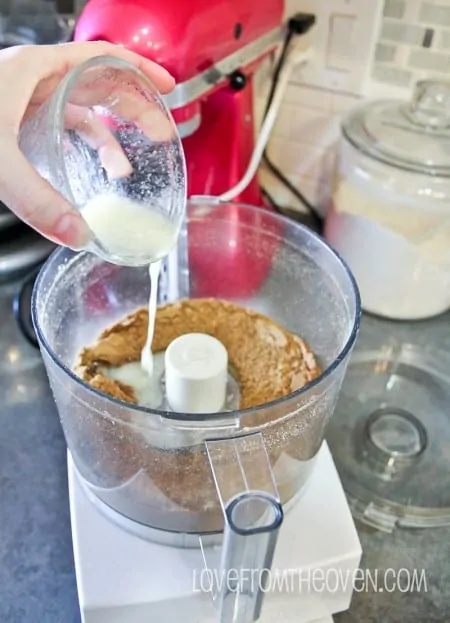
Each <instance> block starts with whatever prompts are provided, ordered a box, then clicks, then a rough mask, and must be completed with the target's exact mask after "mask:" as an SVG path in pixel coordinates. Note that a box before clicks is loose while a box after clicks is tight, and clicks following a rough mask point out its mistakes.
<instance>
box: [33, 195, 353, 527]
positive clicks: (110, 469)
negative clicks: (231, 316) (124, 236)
mask: <svg viewBox="0 0 450 623" xmlns="http://www.w3.org/2000/svg"><path fill="white" fill-rule="evenodd" d="M268 258H269V260H268ZM249 259H251V261H252V262H253V263H254V265H255V270H256V272H258V266H265V267H266V268H265V271H264V278H259V279H258V283H257V284H256V282H254V280H253V281H252V283H253V287H251V288H247V289H246V288H240V292H245V295H246V296H245V297H241V298H238V297H234V298H233V296H230V288H229V280H228V281H225V282H224V289H223V292H222V293H221V287H220V284H221V281H220V279H218V278H217V276H218V275H221V274H224V273H226V272H230V271H231V274H232V271H233V270H238V268H239V263H240V262H244V263H245V262H246V263H247V264H248V262H249ZM248 278H249V280H250V281H251V280H252V276H251V275H250V274H249V276H248ZM241 280H242V277H241ZM148 290H149V286H148V270H147V269H146V268H130V267H123V266H113V265H110V264H107V263H105V262H103V261H102V260H101V259H100V258H98V257H97V256H94V255H91V254H89V253H80V254H75V253H73V252H71V251H69V250H67V249H62V250H59V251H57V252H56V253H55V254H54V255H53V256H52V257H51V258H50V260H49V261H48V262H47V264H46V265H45V267H44V268H43V270H42V271H41V274H40V276H39V278H38V280H37V282H36V286H35V291H34V294H33V303H32V313H33V321H34V325H35V328H36V334H37V337H38V340H39V344H40V348H41V352H42V355H43V359H44V362H45V366H46V369H47V373H48V377H49V380H50V384H51V387H52V390H53V393H54V397H55V400H56V404H57V407H58V411H59V415H60V419H61V423H62V426H63V429H64V433H65V437H66V441H67V445H68V448H69V450H70V452H71V454H72V458H73V460H74V463H75V466H76V468H77V471H78V473H79V475H80V476H81V479H82V481H83V483H84V485H85V487H86V488H87V489H88V490H89V491H90V493H91V494H92V496H91V497H93V498H94V499H96V500H101V502H103V503H104V504H105V505H106V506H107V507H109V508H110V509H113V511H116V513H118V514H120V515H121V516H124V517H125V518H127V519H129V520H132V521H133V522H137V523H139V524H140V525H144V526H147V527H149V528H151V529H153V530H156V531H162V532H164V533H165V534H166V535H168V534H174V535H180V533H181V534H184V535H198V534H203V535H205V534H211V533H218V532H220V531H221V530H222V529H223V525H224V519H223V514H222V511H221V501H220V500H219V499H218V496H217V492H216V487H217V481H218V479H220V478H222V481H223V482H225V483H226V485H227V487H228V488H229V489H230V490H231V489H233V490H234V491H236V490H238V487H239V486H240V485H239V484H238V482H237V481H238V480H239V479H242V473H243V472H242V469H244V468H245V469H244V471H245V477H246V478H247V479H251V480H252V483H253V484H252V487H253V489H257V490H259V491H268V488H267V480H268V479H267V478H266V480H265V481H264V482H263V480H264V478H263V474H262V472H263V471H264V470H262V469H261V462H260V460H259V458H258V457H260V455H261V453H262V454H264V453H265V455H266V458H267V460H268V462H269V464H270V465H269V471H271V475H272V477H273V480H274V485H275V489H277V492H278V493H277V495H278V496H279V499H280V502H281V505H282V506H283V507H285V506H286V505H287V504H288V503H290V502H291V501H292V500H293V499H294V498H295V497H296V496H297V495H298V494H299V493H300V492H301V491H302V490H303V489H304V486H305V484H306V483H307V480H308V477H309V475H310V473H311V470H312V467H313V465H314V461H315V458H316V456H317V454H318V451H319V449H320V447H321V444H322V441H323V438H324V433H325V429H326V425H327V422H328V420H329V418H330V416H331V415H332V413H333V410H334V407H335V405H336V401H337V398H338V393H339V390H340V387H341V383H342V380H343V377H344V374H345V370H346V367H347V363H348V359H349V355H350V353H351V351H352V348H353V345H354V342H355V339H356V335H357V332H358V327H359V319H360V302H359V294H358V290H357V287H356V285H355V282H354V279H353V277H352V275H351V273H350V272H349V270H348V269H347V267H346V266H345V265H344V263H343V262H342V261H341V259H340V258H339V257H338V256H337V255H336V254H335V253H334V251H333V250H332V249H331V248H330V247H329V246H328V245H327V244H326V243H325V242H323V241H322V240H321V239H320V238H318V237H317V236H316V235H315V234H313V233H312V232H311V231H309V230H308V229H306V228H304V227H302V226H301V225H299V224H297V223H295V222H291V221H288V220H287V219H284V218H282V217H280V216H278V215H275V214H273V213H268V212H266V211H262V210H260V209H256V208H252V207H248V206H243V205H236V204H234V205H227V204H220V205H214V206H213V205H211V206H208V205H205V204H192V203H191V204H190V205H188V210H187V220H186V226H185V230H184V231H183V232H182V234H181V236H180V238H179V240H178V245H177V247H176V248H175V249H174V250H173V252H172V253H171V255H170V256H169V257H168V258H167V259H166V263H165V266H164V270H163V273H162V275H161V278H160V284H159V302H160V304H161V303H164V302H167V301H169V302H170V301H175V300H177V299H181V298H186V297H190V298H195V297H198V296H199V295H200V296H208V295H211V294H212V293H213V295H214V296H216V297H220V298H223V299H227V300H230V301H232V302H234V303H236V304H240V305H244V306H246V307H249V308H251V309H253V310H255V311H258V312H261V313H263V314H266V315H267V316H269V317H271V318H272V319H273V320H274V321H276V322H277V323H279V324H280V325H282V326H284V327H285V328H286V329H288V330H289V331H291V332H292V333H294V334H298V335H299V336H301V337H303V338H304V339H306V340H307V342H308V343H309V345H310V346H311V348H312V350H313V352H314V353H315V354H316V356H317V358H318V360H319V362H320V365H321V369H322V373H321V374H320V376H319V377H318V378H317V379H315V380H314V381H312V382H311V383H309V384H308V385H306V386H305V387H303V388H302V389H300V390H298V391H295V392H294V393H292V394H290V395H289V396H286V397H284V398H281V399H278V400H276V401H273V402H271V403H267V404H264V405H262V406H260V407H257V408H249V409H244V410H237V411H233V412H223V413H218V414H211V415H198V416H197V415H194V416H192V415H189V416H186V415H184V414H177V413H171V412H167V411H158V410H156V409H149V408H144V407H139V406H135V405H130V404H125V403H123V402H121V401H118V400H115V399H113V398H110V397H109V396H106V395H104V394H102V393H100V392H98V391H96V390H95V389H93V388H92V387H90V386H89V385H88V384H86V383H85V382H83V381H82V380H81V379H80V378H78V377H77V376H76V375H75V374H74V373H73V372H72V367H73V365H74V361H75V358H76V356H77V353H78V352H79V350H80V349H81V348H82V347H83V346H86V345H88V344H91V343H92V342H93V341H94V340H95V339H96V338H97V336H98V334H99V333H100V332H101V331H102V330H103V329H104V328H106V327H107V326H109V325H112V324H114V323H115V322H117V321H119V320H121V319H123V317H124V316H125V315H126V314H128V313H131V312H133V311H135V310H136V309H138V308H140V307H144V306H146V305H147V302H148ZM199 293H200V294H199ZM209 293H211V294H209ZM255 435H256V437H255ZM218 440H219V441H220V440H224V441H230V440H232V441H234V442H236V443H239V457H238V460H237V459H236V457H235V458H233V456H234V455H233V452H234V451H233V452H230V451H229V447H228V450H227V451H226V452H222V454H221V453H220V452H218V451H217V452H216V450H217V448H218V447H217V446H215V445H214V444H217V441H218ZM255 440H256V441H255ZM219 445H220V444H219ZM236 447H237V446H236ZM219 449H220V448H219ZM214 454H215V458H214V457H213V459H212V458H211V457H212V455H214ZM220 457H222V458H221V459H220ZM269 480H270V477H269Z"/></svg>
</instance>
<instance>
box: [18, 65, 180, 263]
mask: <svg viewBox="0 0 450 623" xmlns="http://www.w3.org/2000/svg"><path fill="white" fill-rule="evenodd" d="M19 144H20V148H21V150H22V152H23V153H24V155H25V156H26V157H27V159H28V161H29V162H30V163H31V164H32V165H33V166H34V167H35V168H36V169H37V171H38V172H39V173H40V174H41V175H42V177H44V178H45V179H46V180H47V181H49V182H50V184H51V185H52V186H53V187H54V188H55V189H56V190H58V191H59V192H60V193H61V194H62V195H63V196H64V198H65V199H67V200H68V201H69V202H70V203H71V204H72V205H73V206H74V207H75V208H76V209H78V210H79V211H80V212H81V214H82V216H83V217H84V219H85V221H86V223H87V225H88V226H89V228H90V230H91V232H92V239H91V240H90V242H89V243H88V246H87V247H86V250H88V251H91V252H93V253H95V254H96V255H98V256H100V257H101V258H102V259H104V260H106V261H109V262H112V263H115V264H120V265H124V266H144V265H148V264H149V263H151V262H154V261H157V260H158V259H161V258H162V257H164V256H166V255H167V253H168V252H169V251H170V250H171V249H172V247H174V246H175V244H176V241H177V238H178V234H179V231H180V228H181V224H182V222H183V218H184V214H185V209H186V169H185V161H184V154H183V148H182V145H181V141H180V138H179V136H178V132H177V129H176V125H175V122H174V121H173V119H172V116H171V114H170V112H169V111H168V109H167V108H166V107H165V105H164V102H163V100H162V98H161V96H160V95H159V93H158V91H157V90H156V88H155V87H154V86H153V85H152V83H151V82H150V80H149V79H148V78H147V77H146V76H145V75H144V74H143V73H142V72H141V71H140V70H138V69H137V68H136V67H135V66H134V65H132V64H130V63H128V62H126V61H123V60H121V59H117V58H115V57H109V56H99V57H97V58H94V59H91V60H89V61H87V62H85V63H82V64H80V65H78V66H77V67H75V68H74V69H73V70H72V71H70V72H69V73H68V74H67V75H66V76H65V77H64V78H63V80H62V81H61V83H60V84H59V86H58V88H57V89H56V91H55V93H54V94H53V96H52V97H51V98H50V99H49V100H48V101H46V102H44V103H43V104H42V106H41V107H40V108H39V109H38V111H37V112H36V113H35V115H34V116H32V117H31V118H30V119H28V120H27V121H26V123H25V124H24V126H23V127H22V129H21V132H20V137H19Z"/></svg>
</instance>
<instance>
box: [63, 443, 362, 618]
mask: <svg viewBox="0 0 450 623" xmlns="http://www.w3.org/2000/svg"><path fill="white" fill-rule="evenodd" d="M68 469H69V494H70V513H71V522H72V536H73V548H74V556H75V568H76V577H77V586H78V596H79V601H80V609H81V616H82V621H83V623H149V621H151V622H152V623H169V622H171V621H183V623H216V620H217V619H216V618H215V614H216V613H215V611H214V606H213V603H212V599H211V596H210V594H209V593H208V592H206V586H205V585H206V584H207V576H205V575H204V574H205V571H204V562H203V558H202V554H201V550H200V549H181V548H175V547H169V546H164V545H159V544H156V543H153V542H149V541H145V540H143V539H141V538H139V537H137V536H134V535H133V534H130V532H128V531H126V530H124V529H121V528H120V527H118V526H117V525H116V524H115V523H113V522H112V521H110V520H109V519H107V518H105V516H104V515H103V514H102V513H101V512H100V511H99V510H98V508H96V507H95V506H94V505H93V504H92V502H90V501H89V499H88V498H87V496H86V493H85V491H84V488H83V487H82V485H81V483H80V481H79V478H78V476H77V472H76V470H75V468H74V465H73V462H72V459H71V456H70V454H69V455H68ZM361 553H362V552H361V546H360V542H359V539H358V535H357V532H356V529H355V526H354V523H353V519H352V516H351V513H350V510H349V508H348V505H347V500H346V497H345V494H344V491H343V489H342V485H341V482H340V480H339V476H338V474H337V471H336V468H335V466H334V463H333V459H332V457H331V454H330V451H329V449H328V446H327V445H326V444H325V443H324V444H323V446H322V448H321V450H320V454H319V456H318V459H317V463H316V466H315V468H314V471H313V473H312V475H311V479H310V481H309V483H308V486H307V488H306V490H305V492H304V494H303V495H302V497H301V498H300V500H299V501H298V503H297V504H296V505H294V506H293V507H292V509H291V510H289V512H287V514H286V516H285V519H284V522H283V525H282V526H281V529H280V535H279V537H278V542H277V547H276V551H275V558H274V565H273V569H272V572H271V579H270V580H269V589H266V593H265V597H264V601H263V606H262V615H261V618H260V619H259V620H260V622H261V623H268V622H272V621H284V622H285V623H293V622H294V621H295V623H313V622H314V623H332V615H333V614H336V613H338V612H342V611H344V610H347V609H348V608H349V606H350V600H351V596H352V592H353V578H354V573H355V571H356V569H358V567H359V563H360V559H361ZM208 560H209V558H208ZM202 574H203V575H202ZM283 577H285V578H287V580H286V581H285V582H283V579H282V578H283ZM202 578H203V579H202ZM272 589H273V590H272Z"/></svg>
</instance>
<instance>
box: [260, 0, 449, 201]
mask: <svg viewBox="0 0 450 623" xmlns="http://www.w3.org/2000/svg"><path fill="white" fill-rule="evenodd" d="M363 4H364V0H327V3H326V11H327V13H326V15H325V14H324V15H323V16H321V14H320V11H321V10H325V9H323V7H324V6H325V5H324V3H323V2H322V3H321V2H320V1H319V0H315V2H314V3H312V4H311V2H308V1H307V0H289V2H288V11H289V14H291V13H293V12H296V11H302V10H311V11H315V10H316V11H317V24H319V20H321V19H322V18H323V23H322V34H321V38H322V46H323V45H324V44H323V29H324V22H325V21H327V23H328V21H329V20H330V11H331V10H333V11H334V9H335V10H336V12H337V13H342V12H346V13H347V14H350V15H351V14H352V13H353V12H354V13H356V12H357V10H358V7H359V12H360V14H361V10H362V9H361V6H362V5H363ZM367 6H368V5H366V7H365V8H364V10H367ZM370 6H371V7H372V10H373V16H372V19H371V24H372V25H371V26H370V28H372V29H374V32H373V33H370V32H367V33H366V38H367V41H368V44H367V45H368V46H370V50H366V51H365V58H367V59H369V62H368V67H367V72H366V77H365V78H363V77H360V78H359V88H354V85H353V88H352V89H351V92H350V90H348V91H347V90H345V89H339V88H336V86H335V83H334V81H333V74H332V73H330V72H328V73H327V74H326V80H325V81H324V80H322V84H321V86H320V87H319V86H318V84H317V83H318V82H320V81H316V80H314V76H312V74H311V71H309V72H305V76H303V75H302V72H301V71H298V72H296V73H295V75H294V76H293V78H292V80H291V84H290V85H289V87H288V89H287V93H286V96H285V100H284V103H283V106H282V109H281V111H280V113H279V117H278V120H277V123H276V126H275V128H274V130H273V132H272V136H271V140H270V143H269V149H268V151H269V154H270V157H271V159H272V161H273V162H274V163H275V164H276V165H277V166H278V167H279V168H280V169H281V170H282V171H283V173H284V174H285V175H286V176H287V177H288V178H289V180H290V181H291V182H292V183H293V184H294V186H296V187H298V188H299V189H300V190H301V191H302V192H303V194H305V195H306V196H307V198H308V199H309V201H311V202H312V203H313V204H314V205H316V206H318V208H319V210H320V211H321V212H322V213H324V212H325V210H326V203H327V197H328V194H329V188H330V180H331V175H332V170H333V166H334V154H335V148H336V144H337V141H338V138H339V124H340V121H341V119H342V117H343V115H345V113H346V112H347V111H349V110H350V109H351V108H352V107H354V106H355V105H357V104H358V103H360V102H361V101H362V100H364V99H366V98H371V99H372V98H377V97H391V96H392V97H405V98H407V97H409V95H410V92H411V89H412V88H413V86H414V84H415V82H417V80H421V79H424V78H433V79H439V80H447V79H450V55H449V51H450V0H439V1H436V2H431V1H424V0H372V3H371V5H370ZM321 7H322V8H321ZM330 7H333V9H330ZM344 9H345V10H344ZM362 27H364V28H366V29H367V28H369V27H368V26H367V24H365V25H364V24H363V25H362V26H361V28H362ZM315 28H318V26H316V27H315ZM359 34H360V33H359ZM329 36H331V35H329ZM311 44H312V46H313V48H314V39H312V41H311ZM328 69H329V68H328ZM264 72H265V76H263V79H262V80H260V85H261V86H260V87H258V88H257V100H256V107H257V117H258V115H260V114H261V110H262V109H263V106H264V102H265V97H266V95H267V84H268V78H269V76H268V74H269V73H270V70H269V68H267V67H266V68H265V69H264V70H263V73H264ZM336 75H337V74H336ZM338 82H339V76H338ZM328 84H329V85H330V86H329V87H328ZM262 182H263V185H264V186H265V187H266V188H267V190H268V191H269V193H270V194H271V195H272V196H273V197H274V199H275V200H276V201H277V202H278V203H279V204H280V205H282V206H285V207H290V208H297V209H302V206H301V204H300V203H299V202H298V200H296V199H295V198H294V197H293V196H292V195H291V193H289V191H287V190H286V189H284V188H283V187H282V186H281V185H280V183H279V182H278V181H277V180H276V179H275V178H274V177H273V176H272V175H271V174H270V173H268V172H265V171H264V170H263V171H262Z"/></svg>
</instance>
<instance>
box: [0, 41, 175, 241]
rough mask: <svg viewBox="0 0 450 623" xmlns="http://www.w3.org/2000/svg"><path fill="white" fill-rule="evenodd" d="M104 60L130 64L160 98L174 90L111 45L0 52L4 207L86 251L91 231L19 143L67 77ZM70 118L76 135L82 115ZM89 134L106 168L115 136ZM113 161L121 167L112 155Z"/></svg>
mask: <svg viewBox="0 0 450 623" xmlns="http://www.w3.org/2000/svg"><path fill="white" fill-rule="evenodd" d="M103 55H110V56H116V57H118V58H122V59H124V60H127V61H129V62H131V63H132V64H133V65H135V66H136V67H138V68H139V69H140V70H141V71H142V72H143V73H145V74H146V75H147V76H148V77H149V78H150V79H151V81H152V82H153V83H154V85H155V86H156V88H157V89H158V90H159V91H160V93H163V94H166V93H169V92H170V91H172V89H173V88H174V86H175V81H174V79H173V78H172V76H171V75H170V74H169V73H168V72H167V71H166V70H165V69H163V68H162V67H160V66H158V65H157V64H155V63H152V62H151V61H149V60H146V59H144V58H142V57H140V56H138V55H136V54H134V53H133V52H129V51H127V50H125V49H123V48H122V47H119V46H114V45H112V44H110V43H103V42H92V43H66V44H62V45H54V46H21V47H12V48H8V49H6V50H2V51H0V102H1V104H0V201H2V202H3V203H4V204H5V205H6V206H7V207H8V208H9V209H10V210H12V211H13V212H14V213H15V214H16V215H17V216H18V217H19V218H20V219H21V220H22V221H24V222H25V223H28V225H30V226H31V227H33V228H34V229H36V230H37V231H39V232H40V233H41V234H42V235H44V236H45V237H46V238H49V239H50V240H53V241H54V242H57V243H58V244H61V245H64V246H68V247H71V248H72V249H80V248H82V247H83V246H84V244H85V243H86V242H87V240H88V239H89V236H90V231H89V230H88V228H87V226H86V224H85V222H84V220H83V219H82V218H81V216H80V214H79V213H78V211H77V210H76V209H74V208H73V207H72V206H71V205H70V203H68V202H67V201H66V200H65V199H64V198H63V197H62V196H61V195H60V194H59V193H58V192H57V191H56V190H55V189H53V188H52V186H51V185H50V184H49V183H48V182H46V181H45V180H44V179H43V178H42V177H41V176H40V175H39V174H38V173H37V172H36V170H35V169H34V168H33V167H32V166H31V164H30V163H29V162H28V161H27V160H26V158H25V156H24V155H23V154H22V152H21V151H20V149H19V145H18V137H19V132H20V128H21V125H22V123H23V122H24V121H25V120H26V119H27V118H29V117H30V115H32V114H33V112H34V111H35V110H36V109H37V108H38V107H39V106H40V105H41V104H42V103H43V102H44V101H46V100H47V99H48V98H49V97H50V96H51V95H52V93H53V92H54V91H55V89H56V88H57V86H58V84H59V83H60V81H61V79H62V78H63V76H64V75H65V74H66V73H67V72H68V71H70V70H71V69H72V68H73V67H74V66H76V65H79V64H80V63H82V62H84V61H86V60H88V59H90V58H94V57H96V56H103ZM70 114H71V118H72V122H73V126H74V129H76V127H77V124H78V123H80V122H82V121H83V119H80V117H79V115H80V109H79V108H78V107H76V106H74V107H73V109H72V111H71V113H70ZM88 130H90V131H91V138H92V141H91V142H92V143H93V144H94V146H96V147H98V148H99V153H100V154H101V151H100V150H103V157H102V160H103V161H104V165H105V166H106V167H108V158H111V154H114V145H112V147H113V149H112V150H111V149H108V147H111V141H112V136H111V137H108V136H107V135H106V134H105V133H104V132H103V134H102V133H101V131H100V133H99V131H98V130H99V129H98V128H88ZM100 130H101V129H100ZM96 142H97V144H96ZM99 142H100V144H98V143H99ZM112 160H114V162H115V163H116V164H117V158H114V155H113V156H112ZM119 167H120V162H119Z"/></svg>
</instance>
